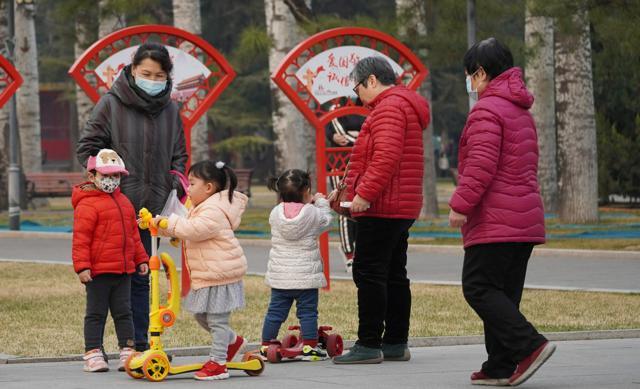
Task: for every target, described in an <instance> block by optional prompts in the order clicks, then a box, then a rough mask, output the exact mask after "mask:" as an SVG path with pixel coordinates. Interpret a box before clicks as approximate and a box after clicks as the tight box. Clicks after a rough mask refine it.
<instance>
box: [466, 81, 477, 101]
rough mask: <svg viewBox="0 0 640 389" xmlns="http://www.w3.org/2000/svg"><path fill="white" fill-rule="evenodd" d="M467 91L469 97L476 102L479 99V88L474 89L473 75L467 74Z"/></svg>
mask: <svg viewBox="0 0 640 389" xmlns="http://www.w3.org/2000/svg"><path fill="white" fill-rule="evenodd" d="M466 82H467V93H468V94H469V98H470V99H471V100H472V101H473V104H475V103H476V102H477V101H478V89H477V88H476V90H473V86H471V76H467V80H466Z"/></svg>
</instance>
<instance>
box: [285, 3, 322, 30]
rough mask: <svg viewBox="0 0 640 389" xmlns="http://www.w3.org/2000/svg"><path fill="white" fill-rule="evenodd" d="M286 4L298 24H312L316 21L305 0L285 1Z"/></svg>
mask: <svg viewBox="0 0 640 389" xmlns="http://www.w3.org/2000/svg"><path fill="white" fill-rule="evenodd" d="M284 3H285V4H286V5H287V7H289V9H290V10H291V13H292V14H293V17H294V18H295V19H296V22H298V24H305V23H311V22H312V21H314V20H315V19H316V16H315V15H314V13H313V11H312V10H311V8H309V7H308V6H307V3H306V2H305V0H284Z"/></svg>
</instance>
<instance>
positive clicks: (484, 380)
mask: <svg viewBox="0 0 640 389" xmlns="http://www.w3.org/2000/svg"><path fill="white" fill-rule="evenodd" d="M471 385H487V386H509V379H508V378H491V377H489V376H488V375H486V374H485V373H484V372H483V371H482V370H480V371H475V372H473V373H471Z"/></svg>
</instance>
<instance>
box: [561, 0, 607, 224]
mask: <svg viewBox="0 0 640 389" xmlns="http://www.w3.org/2000/svg"><path fill="white" fill-rule="evenodd" d="M571 20H572V22H573V26H572V27H573V28H572V31H562V30H559V31H558V33H557V35H556V38H557V39H556V42H555V55H556V84H555V89H556V101H557V108H556V109H557V112H556V120H557V124H558V167H559V178H560V182H559V189H560V202H559V211H560V212H559V213H560V218H561V220H562V221H564V222H568V223H589V222H596V221H597V220H598V164H597V151H596V145H597V143H596V121H595V113H594V100H593V73H592V69H591V40H590V36H589V17H588V12H587V11H586V7H585V6H583V7H582V8H581V9H580V10H578V12H576V14H575V15H574V16H572V17H571Z"/></svg>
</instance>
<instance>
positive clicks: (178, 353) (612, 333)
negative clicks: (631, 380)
mask: <svg viewBox="0 0 640 389" xmlns="http://www.w3.org/2000/svg"><path fill="white" fill-rule="evenodd" d="M543 335H544V336H546V337H547V339H549V340H552V341H573V340H605V339H632V338H640V329H629V330H602V331H571V332H545V333H543ZM483 343H484V336H481V335H470V336H430V337H421V338H410V339H409V347H443V346H463V345H473V344H483ZM353 344H354V341H353V340H346V341H345V342H344V347H345V349H348V348H350V347H351V346H353ZM258 347H259V344H258V343H250V344H249V345H247V346H246V348H245V351H246V350H254V349H257V348H258ZM210 350H211V347H209V346H200V347H181V348H169V349H167V350H166V351H167V353H168V354H170V355H172V356H174V357H191V356H206V355H209V351H210ZM108 355H109V359H117V358H118V355H117V354H116V353H109V354H108ZM76 361H78V362H79V361H82V354H78V355H66V356H61V357H38V358H29V357H14V356H12V355H5V354H0V364H15V363H46V362H76Z"/></svg>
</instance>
